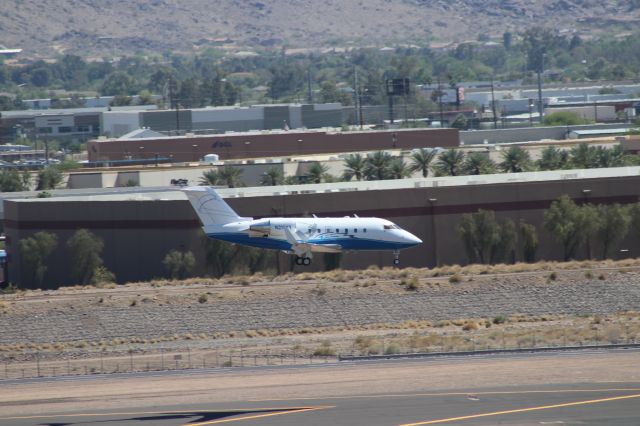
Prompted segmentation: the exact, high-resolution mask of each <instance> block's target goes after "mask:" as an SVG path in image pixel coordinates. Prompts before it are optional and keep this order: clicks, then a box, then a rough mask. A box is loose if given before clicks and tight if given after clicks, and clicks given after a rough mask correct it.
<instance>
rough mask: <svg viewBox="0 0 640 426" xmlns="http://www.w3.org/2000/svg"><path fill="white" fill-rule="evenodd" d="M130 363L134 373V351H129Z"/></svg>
mask: <svg viewBox="0 0 640 426" xmlns="http://www.w3.org/2000/svg"><path fill="white" fill-rule="evenodd" d="M129 362H130V366H131V372H132V373H133V349H129Z"/></svg>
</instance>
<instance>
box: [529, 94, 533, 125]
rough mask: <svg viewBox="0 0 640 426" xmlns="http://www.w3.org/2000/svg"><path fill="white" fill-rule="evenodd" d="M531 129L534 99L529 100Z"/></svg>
mask: <svg viewBox="0 0 640 426" xmlns="http://www.w3.org/2000/svg"><path fill="white" fill-rule="evenodd" d="M529 127H533V99H531V98H529Z"/></svg>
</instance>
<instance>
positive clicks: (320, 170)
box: [307, 162, 329, 183]
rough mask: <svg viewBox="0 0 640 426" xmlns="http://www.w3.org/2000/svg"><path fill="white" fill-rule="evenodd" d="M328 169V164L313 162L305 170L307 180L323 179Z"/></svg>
mask: <svg viewBox="0 0 640 426" xmlns="http://www.w3.org/2000/svg"><path fill="white" fill-rule="evenodd" d="M328 171H329V167H328V166H326V165H324V164H321V163H318V162H314V163H313V164H312V165H311V167H309V170H308V171H307V181H308V182H309V183H321V182H322V181H323V180H326V178H327V172H328Z"/></svg>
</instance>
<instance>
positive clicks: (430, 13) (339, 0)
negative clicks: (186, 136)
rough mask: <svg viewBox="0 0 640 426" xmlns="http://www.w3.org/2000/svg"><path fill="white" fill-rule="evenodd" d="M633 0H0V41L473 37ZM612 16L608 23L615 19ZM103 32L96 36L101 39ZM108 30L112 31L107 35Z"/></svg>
mask: <svg viewBox="0 0 640 426" xmlns="http://www.w3.org/2000/svg"><path fill="white" fill-rule="evenodd" d="M637 3H638V2H637V1H629V0H614V1H607V2H601V1H595V0H541V1H536V2H527V1H524V0H486V1H481V0H462V1H457V2H450V1H445V0H325V1H314V0H270V1H265V0H216V1H211V0H56V1H54V2H44V1H42V0H1V1H0V43H1V44H5V45H8V46H11V47H22V48H24V49H26V51H27V52H25V53H26V54H34V53H39V54H42V55H49V56H51V55H52V54H54V53H55V52H59V51H63V50H70V51H73V52H74V53H79V54H85V55H89V54H99V53H106V52H112V51H113V50H126V51H128V52H129V53H132V52H134V51H136V50H156V51H157V50H171V49H184V50H190V49H192V48H193V46H194V43H198V42H199V41H201V40H203V39H215V38H230V39H232V40H234V41H236V42H237V43H238V44H239V45H245V46H246V45H258V44H262V45H267V46H269V45H282V44H287V45H289V46H304V47H315V46H320V45H334V46H335V45H345V44H347V43H349V42H354V43H356V44H367V45H369V44H372V43H397V42H417V43H425V42H427V41H434V40H435V41H450V40H461V39H468V38H471V39H475V38H476V37H477V36H478V35H479V34H481V33H493V34H496V35H499V34H501V33H502V32H503V31H506V30H511V31H517V30H522V29H524V28H526V27H529V26H532V25H539V24H544V25H547V26H549V27H552V28H556V29H562V28H567V29H575V28H582V29H585V28H586V29H588V30H589V31H590V32H594V33H595V32H598V31H599V30H600V31H602V30H606V31H608V32H609V33H611V32H615V31H621V30H624V29H629V28H632V26H633V25H634V23H637V21H638V20H639V19H640V11H639V9H638V5H636V4H637ZM612 25H613V26H612ZM101 37H102V39H101ZM104 37H113V38H115V41H114V39H105V38H104Z"/></svg>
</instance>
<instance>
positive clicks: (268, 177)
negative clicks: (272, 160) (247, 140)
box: [260, 166, 284, 186]
mask: <svg viewBox="0 0 640 426" xmlns="http://www.w3.org/2000/svg"><path fill="white" fill-rule="evenodd" d="M283 183H284V173H283V172H282V169H280V168H279V167H275V166H271V167H269V168H267V170H266V171H265V172H264V173H263V174H262V176H261V177H260V185H263V186H275V185H282V184H283Z"/></svg>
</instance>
